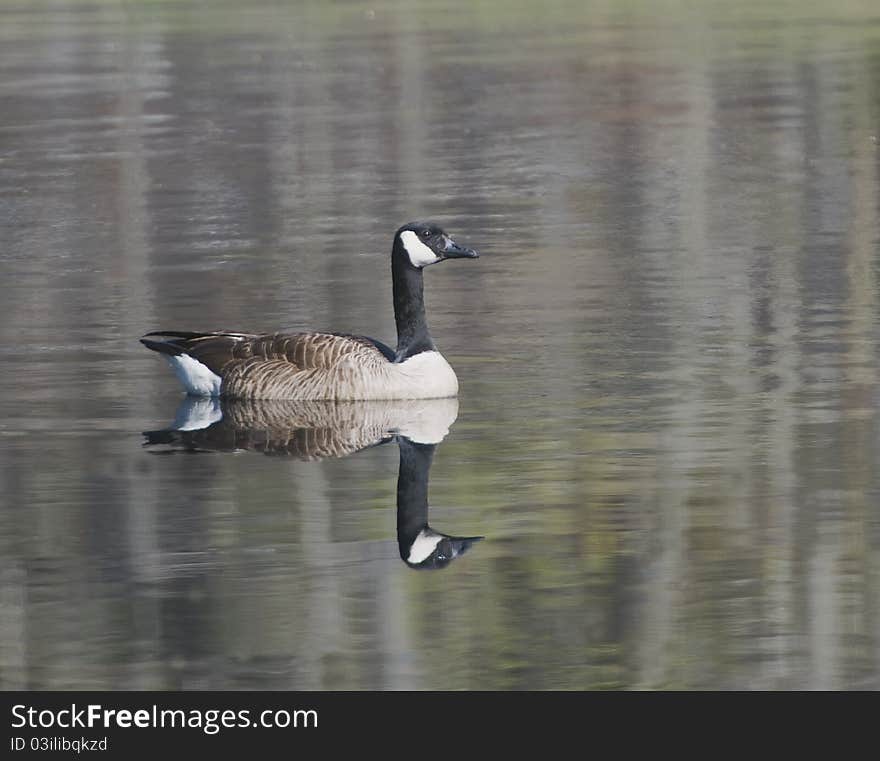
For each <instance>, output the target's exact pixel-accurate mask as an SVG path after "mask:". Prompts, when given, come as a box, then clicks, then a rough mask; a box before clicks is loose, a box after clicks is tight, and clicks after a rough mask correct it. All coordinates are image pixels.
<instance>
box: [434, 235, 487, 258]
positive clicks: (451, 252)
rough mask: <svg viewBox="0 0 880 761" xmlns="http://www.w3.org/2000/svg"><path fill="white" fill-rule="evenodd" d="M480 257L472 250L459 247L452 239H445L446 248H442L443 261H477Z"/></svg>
mask: <svg viewBox="0 0 880 761" xmlns="http://www.w3.org/2000/svg"><path fill="white" fill-rule="evenodd" d="M479 256H480V255H479V254H478V253H477V252H476V251H474V250H473V249H472V248H465V247H464V246H459V245H458V243H456V242H455V241H454V240H452V238H446V246H445V247H444V248H443V255H442V258H444V259H477V258H478V257H479Z"/></svg>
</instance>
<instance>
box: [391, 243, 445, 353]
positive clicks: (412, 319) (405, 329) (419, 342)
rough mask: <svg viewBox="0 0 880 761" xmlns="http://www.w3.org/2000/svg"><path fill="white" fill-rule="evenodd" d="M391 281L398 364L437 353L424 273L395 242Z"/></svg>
mask: <svg viewBox="0 0 880 761" xmlns="http://www.w3.org/2000/svg"><path fill="white" fill-rule="evenodd" d="M391 277H392V282H393V285H394V321H395V322H396V323H397V358H396V361H397V362H403V361H404V360H405V359H409V358H410V357H413V356H415V355H416V354H419V353H420V352H423V351H436V348H437V347H436V346H434V341H433V340H432V339H431V334H430V333H429V332H428V322H427V319H426V318H425V298H424V294H423V290H424V285H423V281H422V271H421V270H420V269H419V268H418V267H413V265H412V264H411V263H410V261H409V256H408V255H407V253H406V250H405V249H404V248H403V244H402V243H400V240H399V238H398V239H397V240H395V241H394V250H393V251H392V253H391Z"/></svg>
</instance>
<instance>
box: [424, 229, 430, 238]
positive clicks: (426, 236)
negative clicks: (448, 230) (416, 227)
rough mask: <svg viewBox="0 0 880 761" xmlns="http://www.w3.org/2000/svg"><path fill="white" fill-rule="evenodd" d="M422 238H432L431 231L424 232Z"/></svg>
mask: <svg viewBox="0 0 880 761" xmlns="http://www.w3.org/2000/svg"><path fill="white" fill-rule="evenodd" d="M422 237H423V238H430V237H431V231H430V230H422Z"/></svg>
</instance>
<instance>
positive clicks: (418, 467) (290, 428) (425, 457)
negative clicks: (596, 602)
mask: <svg viewBox="0 0 880 761" xmlns="http://www.w3.org/2000/svg"><path fill="white" fill-rule="evenodd" d="M457 415H458V400H457V399H454V398H450V399H423V400H415V401H414V400H406V401H373V402H356V403H355V402H331V401H287V400H283V401H269V402H266V401H259V400H227V399H222V400H221V399H204V398H195V397H191V396H188V397H186V398H185V399H184V400H183V402H182V403H181V405H180V407H179V408H178V410H177V416H176V418H175V420H174V423H173V424H172V425H171V427H170V428H165V429H163V430H160V431H147V432H145V433H144V436H145V437H146V441H145V442H144V445H145V446H147V447H149V448H150V450H151V451H153V452H156V453H169V452H240V451H255V452H262V453H264V454H270V455H282V456H288V457H295V458H297V459H301V460H319V459H324V458H336V457H346V456H348V455H350V454H354V453H355V452H358V451H360V450H362V449H366V448H367V447H371V446H375V445H378V444H385V443H387V442H389V441H391V440H392V439H393V440H395V441H396V442H397V445H398V447H399V449H400V469H399V471H398V476H397V545H398V550H399V552H400V559H401V560H403V562H404V563H406V565H407V566H409V567H410V568H417V569H437V568H444V567H445V566H447V565H448V564H449V563H450V562H452V561H453V560H454V559H455V558H457V557H459V556H460V555H463V554H464V553H465V552H466V551H467V550H468V549H469V548H470V547H471V545H473V544H474V543H475V542H478V541H479V540H480V539H482V538H483V537H480V536H468V537H461V536H451V535H449V534H442V533H440V532H439V531H435V530H434V529H433V528H431V526H430V525H429V524H428V476H429V474H430V470H431V462H432V460H433V457H434V450H435V449H436V448H437V444H438V443H439V442H440V441H442V440H443V439H444V438H445V437H446V434H447V433H448V432H449V428H450V427H451V426H452V424H453V423H454V422H455V418H456V416H457Z"/></svg>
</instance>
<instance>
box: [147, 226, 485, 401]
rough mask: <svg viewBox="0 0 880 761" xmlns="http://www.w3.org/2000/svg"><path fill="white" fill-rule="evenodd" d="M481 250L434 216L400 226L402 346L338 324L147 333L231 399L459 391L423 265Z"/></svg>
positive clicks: (182, 371)
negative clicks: (334, 327)
mask: <svg viewBox="0 0 880 761" xmlns="http://www.w3.org/2000/svg"><path fill="white" fill-rule="evenodd" d="M476 256H477V253H476V252H475V251H473V250H472V249H469V248H463V247H461V246H459V245H458V244H456V243H455V242H454V241H453V240H452V239H451V238H450V237H449V236H448V235H446V233H444V232H443V230H441V229H440V228H439V227H437V226H436V225H434V224H432V223H429V222H411V223H409V224H408V225H404V226H403V227H401V228H400V229H399V230H398V231H397V232H396V233H395V236H394V245H393V247H392V250H391V273H392V281H393V286H394V318H395V322H396V323H397V349H396V350H394V349H391V348H390V347H389V346H386V345H385V344H383V343H381V342H380V341H377V340H375V339H372V338H367V337H365V336H355V335H348V334H342V333H317V332H307V333H266V334H255V333H237V332H229V331H215V332H208V333H195V332H182V331H157V332H153V333H148V334H147V335H146V336H144V337H143V338H142V339H141V342H142V343H143V344H144V345H145V346H146V347H147V348H149V349H153V350H154V351H157V352H159V353H161V354H163V355H164V356H165V357H166V359H167V360H168V362H169V364H170V365H171V367H172V369H173V370H174V372H175V374H176V375H177V377H178V379H179V380H180V381H181V383H182V384H183V386H184V388H186V391H187V393H189V394H191V395H193V396H208V397H227V398H234V399H291V400H336V401H354V400H394V399H434V398H444V397H453V396H456V395H457V394H458V379H457V378H456V375H455V372H454V371H453V369H452V367H451V366H450V365H449V363H448V362H447V361H446V359H445V358H444V357H443V355H442V354H440V352H439V351H438V350H437V347H436V346H435V345H434V342H433V340H432V338H431V335H430V333H429V332H428V326H427V322H426V318H425V304H424V297H423V280H422V270H423V269H424V268H425V267H427V266H428V265H430V264H435V263H437V262H440V261H443V260H444V259H452V258H475V257H476Z"/></svg>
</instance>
